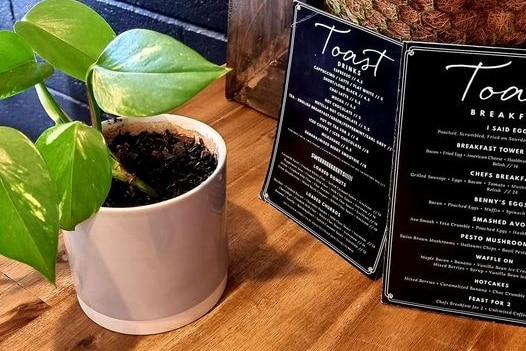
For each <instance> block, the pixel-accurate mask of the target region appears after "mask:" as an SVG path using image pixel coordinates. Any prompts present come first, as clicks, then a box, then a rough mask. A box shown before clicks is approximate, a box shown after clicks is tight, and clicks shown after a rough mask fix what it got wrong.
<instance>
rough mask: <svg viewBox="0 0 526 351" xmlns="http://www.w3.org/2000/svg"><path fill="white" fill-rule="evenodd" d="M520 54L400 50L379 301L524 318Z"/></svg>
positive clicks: (415, 46) (525, 203)
mask: <svg viewBox="0 0 526 351" xmlns="http://www.w3.org/2000/svg"><path fill="white" fill-rule="evenodd" d="M524 72H526V52H525V51H521V50H513V49H504V48H484V47H468V46H456V45H439V44H423V43H405V47H404V54H403V62H402V78H401V99H400V120H399V126H400V129H399V135H398V143H399V146H398V148H397V155H396V157H397V160H396V168H395V177H394V191H395V193H394V197H393V199H394V201H393V210H392V220H391V233H390V240H389V245H388V255H387V264H386V274H385V279H384V301H387V302H391V303H395V304H400V305H406V306H413V307H419V308H424V309H431V310H437V311H442V312H451V313H455V314H461V315H468V316H472V317H479V318H483V319H491V320H497V321H505V322H511V323H520V324H525V323H526V295H525V294H526V216H525V210H526V154H525V152H526V151H525V149H526V92H525V89H526V79H525V78H524Z"/></svg>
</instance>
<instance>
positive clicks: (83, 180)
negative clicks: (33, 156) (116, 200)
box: [36, 122, 111, 230]
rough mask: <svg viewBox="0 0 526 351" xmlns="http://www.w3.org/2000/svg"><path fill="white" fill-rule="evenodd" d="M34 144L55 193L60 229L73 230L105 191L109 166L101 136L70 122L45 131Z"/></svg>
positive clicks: (106, 150) (91, 211)
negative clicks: (45, 166)
mask: <svg viewBox="0 0 526 351" xmlns="http://www.w3.org/2000/svg"><path fill="white" fill-rule="evenodd" d="M36 145H37V147H38V149H39V150H40V153H41V154H42V157H43V158H44V160H45V161H46V163H47V165H48V168H49V171H50V173H51V177H52V179H53V181H54V182H55V186H56V188H57V191H58V196H59V210H60V212H59V213H60V227H61V228H62V229H66V230H73V229H75V226H76V225H77V224H78V223H80V222H82V221H83V220H85V219H87V218H89V217H91V216H92V215H93V214H95V213H96V212H97V211H98V210H99V208H100V207H101V206H102V203H103V202H104V200H105V199H106V196H107V194H108V192H109V189H110V186H111V163H110V155H109V151H108V148H107V146H106V142H105V140H104V137H103V136H102V134H101V133H100V132H99V131H97V130H96V129H95V128H91V127H88V126H87V125H85V124H83V123H81V122H70V123H63V124H59V125H57V126H54V127H51V128H49V129H47V130H46V131H45V132H44V133H43V134H42V135H41V136H40V138H38V140H37V142H36Z"/></svg>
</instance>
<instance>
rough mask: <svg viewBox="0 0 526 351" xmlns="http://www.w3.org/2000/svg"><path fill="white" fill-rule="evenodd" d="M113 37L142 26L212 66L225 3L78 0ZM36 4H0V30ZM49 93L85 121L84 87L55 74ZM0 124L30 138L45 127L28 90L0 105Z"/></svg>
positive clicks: (221, 46)
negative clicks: (173, 40) (97, 16)
mask: <svg viewBox="0 0 526 351" xmlns="http://www.w3.org/2000/svg"><path fill="white" fill-rule="evenodd" d="M80 1H81V2H83V3H85V4H87V5H88V6H90V7H92V8H93V9H95V10H96V11H97V12H98V13H99V14H101V15H102V17H104V18H105V19H106V21H108V23H109V24H110V25H111V26H112V27H113V29H114V30H115V31H116V32H117V34H118V33H121V32H123V31H125V30H128V29H131V28H147V29H153V30H157V31H159V32H163V33H166V34H169V35H171V36H173V37H175V38H177V39H179V40H181V41H182V42H184V43H186V44H187V45H189V46H191V47H192V48H194V49H195V50H197V51H198V52H200V53H201V54H202V55H203V56H204V57H206V58H207V59H209V60H210V61H212V62H215V63H217V64H223V63H225V61H226V32H227V20H228V0H121V1H115V0H80ZM37 2H38V0H0V29H12V26H13V23H14V21H16V20H17V19H20V18H21V17H22V16H23V15H24V14H25V13H26V12H27V10H29V9H30V8H31V7H32V6H33V5H34V4H36V3H37ZM47 85H48V87H49V88H50V90H51V92H52V94H53V95H54V96H55V97H56V99H57V101H58V103H59V104H60V105H61V106H63V107H64V109H65V110H66V111H67V112H68V113H69V114H70V115H71V116H74V117H75V118H77V119H80V120H84V121H88V119H89V118H88V111H87V107H86V102H85V101H86V98H85V91H84V86H83V84H82V83H80V82H78V81H75V80H74V79H71V78H69V77H67V76H65V75H63V74H61V73H59V72H57V73H55V75H54V76H53V77H52V78H50V79H49V80H48V81H47ZM0 125H7V126H12V127H15V128H17V129H19V130H22V131H23V132H24V133H25V134H26V135H28V136H29V137H30V138H32V139H35V138H36V137H38V135H39V134H40V133H41V131H42V130H43V129H45V128H46V127H48V126H50V125H51V122H50V121H49V120H48V118H47V117H46V115H45V112H44V111H43V109H42V107H41V106H40V103H39V102H38V98H37V96H36V93H35V92H34V89H31V90H30V91H27V92H24V93H22V94H19V95H17V96H16V97H13V98H10V99H7V100H1V101H0Z"/></svg>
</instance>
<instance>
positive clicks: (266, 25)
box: [226, 0, 293, 117]
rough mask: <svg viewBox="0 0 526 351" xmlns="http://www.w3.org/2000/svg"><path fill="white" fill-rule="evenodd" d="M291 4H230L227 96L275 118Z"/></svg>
mask: <svg viewBox="0 0 526 351" xmlns="http://www.w3.org/2000/svg"><path fill="white" fill-rule="evenodd" d="M292 4H293V2H292V0H230V13H229V27H228V49H227V65H228V67H230V68H232V70H233V71H232V72H231V73H230V74H229V75H228V77H227V82H226V96H227V98H229V99H233V100H235V101H238V102H241V103H243V104H246V105H248V106H250V107H252V108H254V109H256V110H258V111H260V112H263V113H265V114H267V115H270V116H273V117H277V116H278V114H279V108H280V103H281V95H282V93H283V80H284V76H285V70H286V64H287V53H288V45H289V37H290V26H291V23H292Z"/></svg>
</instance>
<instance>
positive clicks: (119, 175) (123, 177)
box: [110, 152, 159, 197]
mask: <svg viewBox="0 0 526 351" xmlns="http://www.w3.org/2000/svg"><path fill="white" fill-rule="evenodd" d="M110 155H111V160H112V163H113V165H112V170H111V174H112V176H113V178H115V179H117V180H120V181H122V182H126V183H128V184H130V185H132V186H133V187H135V188H137V189H139V190H141V191H142V192H144V193H146V194H148V195H150V196H152V197H158V196H159V194H157V191H155V189H154V188H152V187H151V186H149V185H148V184H146V183H145V182H144V181H142V180H141V179H140V178H137V177H136V176H135V175H133V174H131V173H130V172H128V171H127V170H126V169H125V168H124V166H123V165H122V164H121V163H120V162H119V161H118V160H117V158H116V157H115V155H114V154H113V153H111V152H110Z"/></svg>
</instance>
